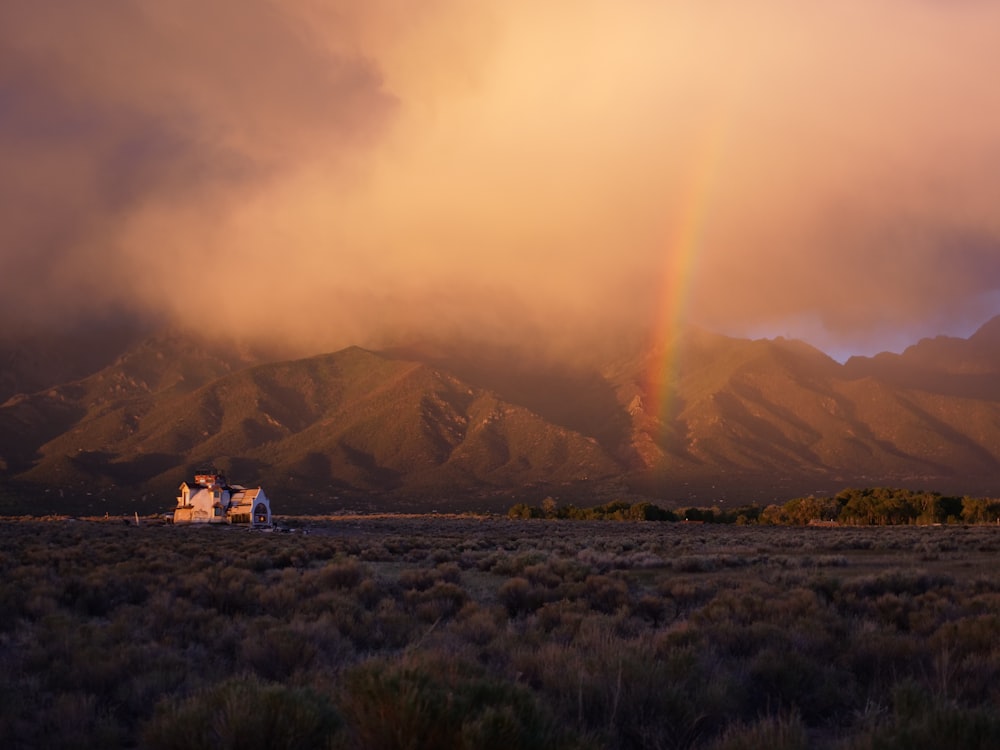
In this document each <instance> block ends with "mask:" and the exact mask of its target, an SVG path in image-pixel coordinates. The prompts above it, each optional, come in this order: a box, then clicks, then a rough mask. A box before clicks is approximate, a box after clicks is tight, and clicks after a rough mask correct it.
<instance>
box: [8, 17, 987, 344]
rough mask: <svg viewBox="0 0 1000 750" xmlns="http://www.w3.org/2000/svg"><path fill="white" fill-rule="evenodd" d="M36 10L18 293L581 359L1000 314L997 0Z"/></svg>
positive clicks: (893, 332) (822, 339)
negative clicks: (699, 333) (685, 333)
mask: <svg viewBox="0 0 1000 750" xmlns="http://www.w3.org/2000/svg"><path fill="white" fill-rule="evenodd" d="M50 6H51V4H49V3H45V2H22V1H21V0H14V1H13V2H8V3H4V4H3V6H2V7H0V170H2V173H3V174H4V175H6V179H5V180H3V181H2V182H3V184H2V186H0V305H2V306H3V314H4V318H5V319H7V320H13V319H15V318H16V319H18V320H23V319H24V318H25V317H29V318H34V319H38V320H40V321H42V322H49V323H56V324H57V323H58V322H59V321H60V320H61V319H63V318H65V317H66V316H77V315H86V314H88V313H100V312H103V311H106V310H108V309H121V310H130V311H134V312H137V313H139V314H142V313H148V314H151V315H155V316H157V317H165V318H168V319H171V320H176V321H179V322H181V323H184V324H190V325H196V326H199V327H201V328H211V329H213V330H218V331H220V332H237V333H243V334H252V335H262V336H265V337H272V338H273V337H281V338H287V339H291V340H293V341H295V342H297V343H299V344H300V345H301V346H302V347H303V348H306V349H319V348H326V349H332V348H337V347H340V346H345V345H348V344H355V343H356V344H362V345H369V346H379V345H385V344H391V343H394V342H399V341H404V340H406V339H407V338H409V337H426V336H427V335H442V336H448V335H462V336H469V337H474V338H481V339H485V340H490V341H495V342H499V343H512V342H517V343H521V344H524V345H527V346H530V347H533V348H536V349H539V350H544V351H547V352H551V353H553V354H555V355H558V356H582V355H581V353H586V352H590V351H595V350H603V349H606V348H608V347H615V346H620V345H622V342H623V341H641V340H645V339H647V338H648V337H650V336H653V337H654V338H657V339H662V338H664V337H665V336H667V334H668V333H669V331H670V329H672V328H673V327H674V326H676V325H680V324H681V323H684V324H686V323H693V324H699V325H702V326H705V327H709V328H713V329H716V330H722V331H725V332H727V333H733V334H737V335H743V334H751V333H752V334H759V333H762V332H772V333H773V334H783V335H793V336H795V335H800V336H803V337H806V338H807V339H808V340H810V341H811V342H812V343H814V344H816V345H818V346H821V347H825V348H827V349H829V350H833V349H837V350H840V349H845V348H848V349H849V348H851V347H855V348H856V349H858V350H862V349H864V350H870V349H872V348H877V347H878V346H879V345H880V344H882V343H883V342H888V341H895V340H896V339H897V338H898V337H899V336H900V335H901V334H900V332H904V333H905V334H909V333H910V332H914V334H921V335H926V334H927V333H931V332H937V331H941V330H955V331H958V330H964V329H967V328H971V327H974V326H975V325H977V324H979V323H981V322H983V321H984V320H985V319H986V318H988V317H989V316H991V315H993V314H995V313H996V312H998V311H1000V294H998V290H1000V213H998V212H997V210H996V206H997V205H1000V203H998V200H1000V169H997V168H996V165H997V163H998V157H1000V87H997V86H996V85H995V81H996V80H997V78H998V77H1000V55H998V54H997V49H998V46H997V38H996V29H1000V6H998V5H997V4H994V3H983V2H954V3H946V2H931V1H930V0H905V1H904V0H878V1H877V2H872V1H871V0H868V1H867V2H864V1H862V0H844V1H843V2H838V3H802V2H793V0H760V2H754V3H746V2H736V1H735V0H719V1H718V2H703V3H674V2H651V1H650V0H623V1H622V2H607V1H605V0H572V1H570V0H553V1H552V2H545V3H537V2H527V0H504V1H503V2H501V1H500V0H483V2H466V1H464V0H462V1H459V0H436V1H435V2H429V3H412V2H406V1H404V0H368V1H367V2H364V3H358V2H353V0H327V1H323V2H321V1H319V0H287V1H284V2H280V3H278V2H271V1H270V0H220V1H219V2H215V3H212V4H211V6H210V8H209V9H206V7H205V6H204V4H203V3H195V2H194V0H176V1H175V2H170V3H159V2H147V1H145V0H133V1H132V2H125V3H122V2H120V0H118V1H115V2H112V1H111V0H92V1H91V2H88V3H80V4H72V3H71V4H65V5H63V6H61V7H60V8H59V11H58V12H53V10H52V8H51V7H50ZM719 133H723V134H724V147H719V148H716V149H715V150H714V151H712V150H711V149H710V151H711V153H710V154H708V155H707V156H706V155H705V153H706V151H705V149H706V146H705V144H706V142H711V141H712V139H713V138H716V137H717V134H719ZM703 159H704V160H708V161H701V160H703ZM706 180H707V181H708V182H706ZM671 238H672V239H671ZM209 289H211V290H215V292H214V293H209V292H208V291H207V290H209ZM682 314H683V319H682V318H681V317H680V316H681V315H682ZM665 316H666V317H665Z"/></svg>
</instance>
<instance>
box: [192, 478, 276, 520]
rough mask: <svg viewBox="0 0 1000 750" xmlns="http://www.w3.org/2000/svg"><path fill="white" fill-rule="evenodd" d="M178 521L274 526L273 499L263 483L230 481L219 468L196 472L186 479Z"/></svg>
mask: <svg viewBox="0 0 1000 750" xmlns="http://www.w3.org/2000/svg"><path fill="white" fill-rule="evenodd" d="M174 523H177V524H185V523H228V524H243V525H248V526H250V527H251V528H271V526H272V522H271V501H270V500H268V499H267V495H265V494H264V490H263V488H261V487H254V488H248V487H241V486H240V485H238V484H234V485H230V484H229V483H228V482H227V481H226V478H225V476H223V475H222V474H221V473H219V472H218V471H214V470H208V471H201V472H198V473H196V474H195V476H194V481H193V482H191V483H189V482H182V483H181V486H180V494H179V495H178V496H177V507H176V508H174Z"/></svg>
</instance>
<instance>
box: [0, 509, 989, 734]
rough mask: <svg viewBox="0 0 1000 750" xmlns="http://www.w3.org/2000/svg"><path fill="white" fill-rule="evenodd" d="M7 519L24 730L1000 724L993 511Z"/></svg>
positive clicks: (7, 612)
mask: <svg viewBox="0 0 1000 750" xmlns="http://www.w3.org/2000/svg"><path fill="white" fill-rule="evenodd" d="M284 521H285V525H286V526H287V527H292V529H293V531H292V533H270V534H267V533H251V532H248V531H247V530H246V529H245V528H242V529H240V528H236V527H215V528H192V527H174V526H171V525H165V524H159V525H158V524H155V523H152V522H147V521H146V520H145V519H144V522H143V524H142V525H140V526H138V527H136V526H134V525H133V526H127V525H125V524H124V523H122V522H121V521H117V522H114V523H110V522H99V521H85V520H75V521H74V520H50V521H45V520H39V519H34V520H28V519H7V522H6V523H5V524H4V525H3V526H0V572H2V577H0V745H2V746H3V747H8V748H10V747H55V746H59V747H134V746H140V747H152V748H180V747H185V748H188V747H190V748H197V747H233V748H235V747H241V748H246V747H302V748H306V747H324V746H327V747H343V748H348V747H359V748H380V749H381V748H386V749H388V748H403V747H407V748H425V747H426V748H432V747H466V748H489V747H496V748H520V747H523V748H534V747H537V748H549V747H567V748H570V747H588V748H715V749H720V748H733V749H735V748H753V747H769V748H806V747H821V748H824V747H825V748H919V747H927V748H930V747H943V746H947V747H952V748H956V747H967V748H980V747H981V748H986V747H996V746H998V745H1000V703H998V699H1000V692H998V685H1000V679H998V678H1000V643H998V640H997V634H998V633H1000V578H998V577H997V575H996V573H995V571H996V560H997V555H998V551H1000V528H998V527H996V526H940V527H912V526H911V527H879V528H869V527H864V528H862V527H839V528H795V527H766V526H746V527H741V526H716V525H687V524H658V523H649V522H645V523H643V522H636V523H629V522H619V523H602V522H565V521H541V520H534V521H512V520H508V519H497V518H494V519H485V518H471V517H470V518H463V517H445V516H413V517H396V516H388V517H349V518H346V517H345V518H340V519H324V518H287V519H284Z"/></svg>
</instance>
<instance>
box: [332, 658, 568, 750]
mask: <svg viewBox="0 0 1000 750" xmlns="http://www.w3.org/2000/svg"><path fill="white" fill-rule="evenodd" d="M340 707H341V711H342V714H343V716H344V719H345V722H346V724H347V729H348V732H349V734H350V737H351V747H356V748H359V749H360V750H396V749H397V748H398V749H399V750H403V749H405V750H425V749H426V750H437V749H438V748H452V749H454V750H466V749H467V750H480V749H481V748H483V749H485V748H497V749H498V750H499V749H500V748H503V749H505V750H518V749H519V748H525V749H526V750H527V749H529V748H539V749H541V748H548V747H552V745H553V740H554V739H555V736H556V735H555V732H554V730H553V726H552V724H551V722H550V721H549V720H548V719H547V718H546V716H545V714H544V712H543V711H542V710H541V708H540V707H539V706H538V704H537V701H536V699H535V696H534V695H533V694H532V693H531V691H530V690H528V689H526V688H524V687H521V686H518V685H514V684H511V683H505V682H501V681H498V680H495V679H490V678H489V677H487V676H485V675H484V674H483V673H482V672H481V671H480V670H479V669H476V668H473V667H469V666H466V665H463V664H460V663H459V664H455V663H448V664H441V663H433V662H425V661H422V660H420V659H419V658H417V659H413V660H407V661H402V662H394V661H388V660H385V659H373V660H371V661H368V662H366V663H364V664H362V665H359V666H358V667H356V668H354V669H353V670H351V671H350V672H349V673H348V674H347V677H346V681H345V685H344V688H343V691H342V695H341V698H340Z"/></svg>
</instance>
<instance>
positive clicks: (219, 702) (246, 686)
mask: <svg viewBox="0 0 1000 750" xmlns="http://www.w3.org/2000/svg"><path fill="white" fill-rule="evenodd" d="M340 725H341V721H340V718H339V717H338V716H337V713H336V711H335V710H334V708H333V706H332V705H331V704H330V702H329V701H328V700H327V699H325V698H323V697H322V696H320V695H319V694H317V693H315V692H313V691H312V690H308V689H302V688H298V689H293V688H287V687H284V686H282V685H275V684H270V683H266V682H261V681H259V680H258V679H257V678H256V677H236V678H231V679H228V680H226V681H224V682H222V683H220V684H218V685H215V686H213V687H211V688H208V689H207V690H204V691H202V692H199V693H196V694H195V695H192V696H191V697H189V698H187V699H186V700H181V701H177V700H173V699H167V700H164V701H163V702H161V703H160V704H159V705H158V706H157V707H156V713H155V715H154V716H153V718H152V719H151V720H150V721H149V722H148V723H147V725H146V727H145V730H144V732H143V740H144V743H145V746H146V747H149V748H151V749H152V750H256V749H258V748H259V749H260V750H277V749H279V748H280V749H281V750H299V749H301V750H312V749H313V748H321V747H327V746H329V745H330V743H331V741H332V739H333V737H334V735H335V733H336V732H337V730H338V728H339V727H340Z"/></svg>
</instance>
